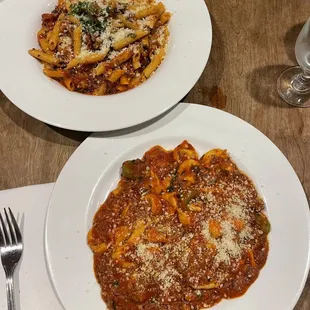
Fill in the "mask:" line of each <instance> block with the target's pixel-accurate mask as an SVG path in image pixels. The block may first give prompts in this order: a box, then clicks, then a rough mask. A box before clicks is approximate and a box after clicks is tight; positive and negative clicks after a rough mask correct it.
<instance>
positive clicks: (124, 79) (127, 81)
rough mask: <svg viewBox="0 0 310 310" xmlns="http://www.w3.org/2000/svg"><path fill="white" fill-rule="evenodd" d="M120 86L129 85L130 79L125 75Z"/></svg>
mask: <svg viewBox="0 0 310 310" xmlns="http://www.w3.org/2000/svg"><path fill="white" fill-rule="evenodd" d="M120 84H121V85H129V78H128V77H127V76H126V74H124V75H123V76H122V77H121V79H120Z"/></svg>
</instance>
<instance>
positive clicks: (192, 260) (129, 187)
mask: <svg viewBox="0 0 310 310" xmlns="http://www.w3.org/2000/svg"><path fill="white" fill-rule="evenodd" d="M263 210H264V203H263V201H262V200H261V199H260V197H259V196H258V194H257V192H256V189H255V187H254V185H253V183H252V181H251V180H250V179H249V178H248V177H247V176H246V175H245V174H244V173H243V172H241V171H240V170H239V169H238V168H237V166H236V165H235V164H234V163H233V162H232V160H231V159H230V157H229V155H228V154H227V152H226V151H224V150H220V149H215V150H211V151H209V152H208V153H206V154H205V155H204V156H203V157H201V158H200V159H199V158H198V155H197V153H196V151H195V149H194V148H193V146H191V145H190V144H189V143H188V142H187V141H184V142H183V143H182V144H180V145H179V146H177V147H176V148H175V149H174V150H173V151H166V150H165V149H163V148H162V147H160V146H155V147H153V148H151V149H150V150H149V151H147V152H146V153H145V155H144V157H143V158H142V159H141V160H140V159H137V160H132V161H127V162H125V163H124V164H123V166H122V177H121V180H120V182H119V184H118V187H117V188H116V189H115V190H114V191H113V192H112V193H110V195H109V196H108V198H107V199H106V201H105V202H104V203H103V205H102V206H101V207H100V208H99V210H98V211H97V213H96V215H95V217H94V221H93V227H92V228H91V230H90V232H89V234H88V244H89V245H90V247H91V249H92V250H93V252H94V272H95V275H96V278H97V281H98V283H99V284H100V286H101V289H102V298H103V300H104V301H105V302H106V304H107V306H108V309H117V310H139V309H141V310H142V309H147V310H162V309H168V310H179V309H181V310H191V309H194V310H198V309H202V308H206V307H211V306H213V305H214V304H216V303H218V302H220V301H221V299H223V298H224V299H229V298H234V297H238V296H241V295H243V294H244V293H245V292H246V291H247V289H248V288H249V286H250V285H251V284H252V283H253V282H254V281H255V280H256V279H257V277H258V275H259V272H260V270H261V268H262V267H263V266H264V264H265V262H266V259H267V256H268V249H269V247H268V238H267V235H268V233H269V230H270V224H269V222H268V219H267V217H266V216H265V215H264V214H263V213H262V211H263Z"/></svg>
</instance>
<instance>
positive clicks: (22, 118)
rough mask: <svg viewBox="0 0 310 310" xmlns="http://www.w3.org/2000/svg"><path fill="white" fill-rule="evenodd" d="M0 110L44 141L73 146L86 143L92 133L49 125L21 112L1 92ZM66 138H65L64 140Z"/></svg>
mask: <svg viewBox="0 0 310 310" xmlns="http://www.w3.org/2000/svg"><path fill="white" fill-rule="evenodd" d="M0 103H1V104H0V108H1V110H2V111H3V113H5V114H6V115H7V116H8V117H9V118H10V119H11V120H12V121H13V122H14V123H15V124H16V125H17V126H19V127H20V128H22V129H24V130H26V131H27V132H28V133H30V134H31V135H34V136H36V137H38V138H40V139H42V140H45V141H49V142H52V143H56V144H61V145H73V143H72V141H71V142H70V141H68V140H67V139H65V138H68V139H70V140H73V141H76V142H79V143H80V142H82V141H84V140H85V139H86V138H87V137H88V136H89V134H90V133H86V132H78V131H72V130H66V129H61V128H57V127H54V126H51V125H47V124H45V123H43V122H41V121H39V120H37V119H35V118H33V117H31V116H29V115H28V114H26V113H24V112H23V111H21V110H20V109H19V108H18V107H16V106H15V105H14V104H13V103H11V102H10V101H9V99H7V98H6V97H5V95H4V94H3V93H2V92H1V91H0ZM64 137H65V138H64Z"/></svg>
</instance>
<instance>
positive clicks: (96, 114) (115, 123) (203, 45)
mask: <svg viewBox="0 0 310 310" xmlns="http://www.w3.org/2000/svg"><path fill="white" fill-rule="evenodd" d="M162 1H163V3H164V4H165V5H166V7H167V10H168V11H169V12H171V13H173V15H172V18H171V21H170V24H169V30H170V42H169V44H168V50H167V55H166V58H165V60H164V61H163V63H162V64H161V66H160V67H159V68H158V70H157V71H156V72H155V73H154V75H153V76H152V77H151V78H150V79H149V80H147V81H146V82H144V83H143V84H141V85H140V86H138V87H136V88H134V89H132V90H130V91H127V92H125V93H121V94H117V95H110V96H99V97H97V96H89V95H83V94H79V93H76V92H69V91H68V90H67V89H65V88H64V87H63V86H61V85H59V83H57V82H55V81H54V80H52V79H49V78H47V77H46V76H45V75H44V74H43V72H42V67H41V64H40V63H39V62H38V61H37V60H36V59H34V58H32V57H31V56H30V55H28V50H29V49H31V48H33V47H38V43H37V36H36V33H37V31H38V30H39V29H40V27H41V14H42V13H44V12H50V11H51V10H52V9H53V8H54V6H55V4H56V0H42V1H38V0H27V1H21V0H8V1H7V0H5V1H4V2H3V3H1V9H0V42H1V49H0V68H1V72H0V89H1V90H2V91H3V93H4V94H5V95H6V96H7V97H8V98H9V99H10V100H11V101H12V102H13V103H14V104H15V105H16V106H18V107H19V108H20V109H21V110H23V111H24V112H26V113H27V114H29V115H31V116H32V117H34V118H37V119H39V120H41V121H43V122H45V123H48V124H51V125H54V126H57V127H62V128H66V129H72V130H80V131H109V130H116V129H121V128H127V127H130V126H133V125H137V124H141V123H143V122H145V121H148V120H150V119H152V118H154V117H156V116H158V115H160V114H162V113H164V112H165V111H167V110H168V109H169V108H171V107H172V106H173V105H175V104H176V103H178V102H179V101H180V100H181V99H182V98H183V97H184V96H185V95H186V94H187V93H188V92H189V90H190V89H191V88H192V87H193V86H194V85H195V83H196V82H197V80H198V78H199V77H200V75H201V73H202V72H203V69H204V67H205V65H206V63H207V60H208V58H209V54H210V48H211V41H212V29H211V20H210V16H209V12H208V9H207V7H206V5H205V2H204V1H203V0H191V1H189V0H162ZM13 21H15V22H13Z"/></svg>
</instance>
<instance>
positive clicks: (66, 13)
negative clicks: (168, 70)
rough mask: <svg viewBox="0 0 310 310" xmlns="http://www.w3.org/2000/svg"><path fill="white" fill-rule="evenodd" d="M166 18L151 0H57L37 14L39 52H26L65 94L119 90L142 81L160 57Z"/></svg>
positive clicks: (165, 37) (165, 38)
mask: <svg viewBox="0 0 310 310" xmlns="http://www.w3.org/2000/svg"><path fill="white" fill-rule="evenodd" d="M170 16H171V14H170V13H169V12H166V9H165V6H164V5H163V3H162V2H160V3H156V2H155V0H80V1H78V0H77V1H75V0H70V1H68V0H59V2H58V5H57V6H56V8H55V9H54V10H53V11H52V12H51V13H45V14H43V15H42V28H41V29H40V30H39V32H38V34H37V38H38V42H39V45H40V49H35V48H33V49H31V50H29V54H30V55H31V56H33V57H35V58H36V59H38V60H40V61H41V62H42V64H43V72H44V74H45V75H47V76H48V77H50V78H53V79H55V80H57V81H58V82H60V83H61V84H63V85H64V86H65V87H66V88H67V89H69V90H70V91H77V92H80V93H84V94H90V95H109V94H115V93H120V92H124V91H126V90H129V89H131V88H134V87H135V86H137V85H139V84H140V83H142V82H144V81H145V80H146V79H148V78H149V77H150V76H151V75H152V74H153V72H154V71H155V70H156V69H157V68H158V66H159V65H160V64H161V62H162V60H163V58H164V57H165V53H166V48H167V43H168V39H169V31H168V27H167V24H168V22H169V20H170Z"/></svg>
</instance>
